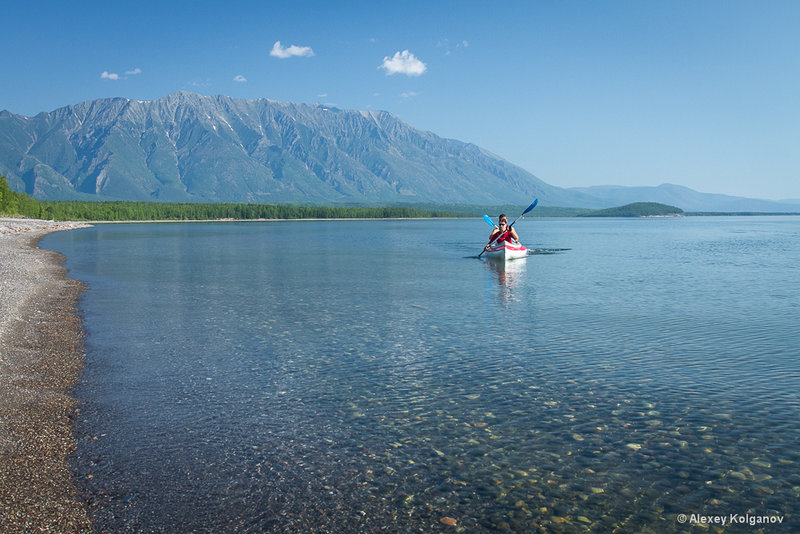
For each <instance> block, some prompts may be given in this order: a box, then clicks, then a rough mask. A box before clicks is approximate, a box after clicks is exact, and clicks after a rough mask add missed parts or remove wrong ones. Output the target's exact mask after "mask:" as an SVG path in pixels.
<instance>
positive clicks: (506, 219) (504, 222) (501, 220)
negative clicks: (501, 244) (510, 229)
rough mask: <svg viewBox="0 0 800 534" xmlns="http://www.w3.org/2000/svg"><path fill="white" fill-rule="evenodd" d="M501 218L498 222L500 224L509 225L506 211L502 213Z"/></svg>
mask: <svg viewBox="0 0 800 534" xmlns="http://www.w3.org/2000/svg"><path fill="white" fill-rule="evenodd" d="M499 220H500V222H499V223H498V226H500V227H502V226H508V217H506V214H505V213H501V214H500V217H499Z"/></svg>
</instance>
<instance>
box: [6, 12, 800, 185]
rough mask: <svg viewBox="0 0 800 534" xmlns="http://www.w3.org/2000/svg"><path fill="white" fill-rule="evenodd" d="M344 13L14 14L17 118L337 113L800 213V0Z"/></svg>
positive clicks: (619, 179) (539, 165)
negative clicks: (219, 109)
mask: <svg viewBox="0 0 800 534" xmlns="http://www.w3.org/2000/svg"><path fill="white" fill-rule="evenodd" d="M339 4H340V3H337V2H330V1H326V2H269V1H261V2H236V1H230V2H218V1H214V2H205V1H196V2H163V3H162V2H150V1H142V2H136V3H134V2H114V1H112V0H104V1H102V2H97V1H93V0H90V1H82V2H75V3H66V2H55V1H53V2H42V1H37V0H32V1H29V2H18V1H12V2H10V3H8V2H7V3H6V4H5V7H4V10H3V11H4V13H3V35H2V39H1V40H0V75H1V76H2V78H3V82H2V83H0V109H7V110H9V111H11V112H14V113H19V114H23V115H29V116H30V115H35V114H36V113H39V112H42V111H52V110H54V109H56V108H59V107H62V106H66V105H71V104H75V103H78V102H81V101H85V100H92V99H96V98H104V97H112V96H123V97H128V98H133V99H138V100H152V99H156V98H160V97H163V96H166V95H167V94H170V93H172V92H175V91H179V90H188V91H193V92H197V93H200V94H208V95H215V94H225V95H229V96H232V97H236V98H247V99H252V98H270V99H274V100H281V101H292V102H304V103H313V102H320V103H325V104H330V105H334V106H337V107H340V108H343V109H382V110H386V111H389V112H391V113H394V114H395V115H397V116H398V117H399V118H400V119H402V120H404V121H406V122H408V123H409V124H411V125H412V126H414V127H416V128H418V129H422V130H430V131H432V132H433V133H435V134H437V135H440V136H443V137H450V138H456V139H460V140H462V141H467V142H471V143H475V144H477V145H479V146H481V147H483V148H485V149H487V150H489V151H491V152H494V153H495V154H498V155H500V156H502V157H504V158H506V159H507V160H509V161H510V162H512V163H514V164H516V165H519V166H521V167H523V168H524V169H526V170H528V171H530V172H532V173H534V174H536V175H537V176H538V177H539V178H541V179H542V180H544V181H546V182H548V183H551V184H553V185H557V186H561V187H574V186H589V185H630V186H635V185H659V184H661V183H664V182H669V183H676V184H680V185H685V186H687V187H691V188H692V189H696V190H698V191H703V192H710V193H725V194H730V195H736V196H747V197H755V198H770V199H785V198H800V32H798V28H800V2H797V1H794V0H792V1H780V0H777V1H766V2H761V1H737V0H725V1H722V0H720V1H713V0H705V1H700V0H686V1H684V0H671V1H658V0H652V1H639V0H631V1H570V0H563V1H555V0H554V1H535V0H530V1H508V2H503V1H501V2H497V3H489V2H485V1H480V2H473V1H447V2H445V1H439V2H437V1H432V0H428V1H425V2H417V1H413V0H409V1H405V2H398V3H384V2H374V1H370V2H358V1H352V2H346V3H345V2H342V3H341V5H339ZM276 43H280V45H278V46H277V47H276ZM292 47H294V48H292ZM273 51H274V52H273ZM406 51H407V52H406ZM271 52H273V53H272V54H271ZM104 73H105V75H104Z"/></svg>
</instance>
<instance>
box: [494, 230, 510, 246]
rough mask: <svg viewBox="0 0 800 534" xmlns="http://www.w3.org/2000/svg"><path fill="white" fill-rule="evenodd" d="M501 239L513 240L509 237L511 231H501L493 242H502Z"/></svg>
mask: <svg viewBox="0 0 800 534" xmlns="http://www.w3.org/2000/svg"><path fill="white" fill-rule="evenodd" d="M503 241H508V242H509V243H512V242H513V241H514V239H513V238H512V237H511V231H510V230H506V231H505V232H502V233H501V234H500V237H498V238H497V240H496V241H495V242H496V243H502V242H503Z"/></svg>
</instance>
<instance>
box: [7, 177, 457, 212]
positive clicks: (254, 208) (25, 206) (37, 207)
mask: <svg viewBox="0 0 800 534" xmlns="http://www.w3.org/2000/svg"><path fill="white" fill-rule="evenodd" d="M0 214H3V215H12V216H25V217H31V218H34V219H52V220H56V221H149V220H177V221H196V220H217V219H388V218H398V219H411V218H423V217H470V216H472V215H470V214H467V213H464V212H457V211H449V210H437V209H417V208H412V207H326V206H290V205H280V204H274V205H273V204H234V203H228V204H223V203H211V204H199V203H198V204H195V203H159V202H126V201H111V202H108V201H40V200H36V199H35V198H33V197H31V196H30V195H27V194H25V193H17V192H16V191H13V190H12V189H11V188H10V187H9V185H8V181H7V180H6V178H5V176H2V175H0Z"/></svg>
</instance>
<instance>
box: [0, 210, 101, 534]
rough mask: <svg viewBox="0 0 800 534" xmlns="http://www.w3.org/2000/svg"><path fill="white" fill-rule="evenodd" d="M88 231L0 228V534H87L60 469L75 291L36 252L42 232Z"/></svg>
mask: <svg viewBox="0 0 800 534" xmlns="http://www.w3.org/2000/svg"><path fill="white" fill-rule="evenodd" d="M83 226H88V225H86V224H83V223H54V222H52V221H34V220H25V219H0V532H2V533H4V534H5V533H17V532H19V533H23V532H24V533H30V532H65V533H66V532H91V525H90V523H89V518H88V516H87V514H86V510H85V508H84V506H83V505H82V504H81V503H80V502H79V501H78V499H77V496H76V491H75V486H74V484H73V481H72V476H71V473H70V469H69V464H68V456H69V455H70V454H72V453H73V452H74V451H75V447H76V441H75V437H74V434H73V425H72V417H73V414H74V411H75V407H76V401H75V400H74V399H73V398H71V397H70V396H69V392H70V389H71V388H72V387H73V386H74V385H75V383H76V381H77V379H78V373H79V372H80V370H81V366H82V360H83V329H82V325H81V320H80V318H79V317H78V316H77V314H76V307H75V306H76V298H77V296H78V294H79V293H80V292H81V290H82V285H81V284H80V283H79V282H77V281H75V280H72V279H69V278H67V277H66V269H64V267H63V266H62V265H61V263H62V262H63V260H64V258H63V257H62V256H61V255H60V254H58V253H56V252H52V251H47V250H41V249H39V248H38V242H39V239H41V238H42V237H43V236H45V235H47V234H48V233H50V232H55V231H59V230H68V229H72V228H79V227H83Z"/></svg>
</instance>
